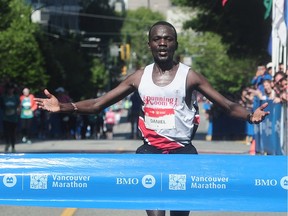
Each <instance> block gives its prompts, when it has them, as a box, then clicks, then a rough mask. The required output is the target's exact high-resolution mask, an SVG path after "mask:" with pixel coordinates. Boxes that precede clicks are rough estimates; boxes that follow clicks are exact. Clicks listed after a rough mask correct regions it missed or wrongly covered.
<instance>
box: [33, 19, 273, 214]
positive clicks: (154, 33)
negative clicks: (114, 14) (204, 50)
mask: <svg viewBox="0 0 288 216" xmlns="http://www.w3.org/2000/svg"><path fill="white" fill-rule="evenodd" d="M148 47H149V49H150V51H151V53H152V55H153V58H154V62H155V65H154V68H153V73H152V80H153V82H154V83H155V84H156V85H158V86H166V85H168V84H169V83H171V82H172V81H173V79H174V77H175V75H176V73H177V69H178V67H179V63H177V62H175V61H174V60H173V58H174V53H175V50H176V49H177V47H178V42H177V33H176V31H175V28H174V27H173V26H171V24H169V23H166V22H159V23H157V24H155V25H153V26H152V28H151V29H150V31H149V41H148ZM143 72H144V69H139V70H137V71H135V72H134V73H133V74H131V75H129V76H128V77H127V78H126V79H125V80H124V81H122V82H121V83H120V84H119V85H118V86H117V87H116V88H114V89H112V90H111V91H109V92H108V93H106V94H105V95H103V96H101V97H99V98H95V99H89V100H83V101H79V102H76V103H75V104H71V103H59V101H58V100H57V98H56V97H55V96H54V95H52V94H51V93H50V92H49V91H48V90H47V89H45V90H44V93H45V94H46V96H47V98H45V99H44V98H37V99H36V102H37V104H38V106H39V108H41V109H44V110H47V111H50V112H75V111H77V112H78V113H81V114H92V113H99V112H100V111H101V110H103V109H105V108H106V107H109V106H110V105H112V104H114V103H116V102H118V101H120V100H122V99H123V98H125V97H126V96H128V95H129V94H131V93H132V92H134V91H136V90H138V87H139V84H140V80H141V77H142V74H143ZM147 88H149V84H147ZM194 90H196V91H199V92H201V93H202V94H203V95H204V96H205V97H206V98H208V99H209V100H210V101H211V102H213V103H214V104H217V105H218V106H219V107H221V108H222V109H223V110H224V111H225V112H226V113H227V114H228V115H230V116H232V117H235V118H239V119H242V120H248V119H247V116H248V118H249V120H250V122H252V123H255V124H258V123H260V122H261V121H263V119H264V118H265V116H267V115H268V114H269V112H266V111H264V109H265V108H266V107H267V106H268V103H265V104H263V105H261V106H260V107H259V108H257V109H256V110H255V112H254V113H253V114H252V115H250V116H249V112H248V111H247V110H246V109H245V108H244V107H242V106H241V105H239V104H237V103H234V102H232V101H230V100H228V99H226V98H225V97H224V96H222V95H221V94H220V93H218V92H217V91H216V90H215V89H214V88H213V87H212V86H211V85H210V84H209V82H208V81H207V79H206V78H205V77H204V76H202V75H201V74H199V73H197V72H195V71H193V70H192V69H190V71H189V73H188V76H187V80H186V98H185V102H186V104H191V98H192V97H191V96H192V92H193V91H194ZM147 214H148V216H165V211H163V210H147ZM170 215H171V216H188V215H189V211H171V212H170Z"/></svg>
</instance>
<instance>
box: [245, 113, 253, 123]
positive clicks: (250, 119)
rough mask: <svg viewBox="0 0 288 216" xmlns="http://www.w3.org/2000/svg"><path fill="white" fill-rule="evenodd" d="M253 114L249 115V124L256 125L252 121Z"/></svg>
mask: <svg viewBox="0 0 288 216" xmlns="http://www.w3.org/2000/svg"><path fill="white" fill-rule="evenodd" d="M253 114H254V113H249V114H248V115H247V121H248V123H249V124H254V123H253V122H252V121H251V117H253Z"/></svg>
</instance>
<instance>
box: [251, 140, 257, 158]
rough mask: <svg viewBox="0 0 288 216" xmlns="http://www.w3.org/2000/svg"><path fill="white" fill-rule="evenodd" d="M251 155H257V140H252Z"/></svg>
mask: <svg viewBox="0 0 288 216" xmlns="http://www.w3.org/2000/svg"><path fill="white" fill-rule="evenodd" d="M249 154H250V155H255V154H256V142H255V139H253V140H252V142H251V145H250V151H249Z"/></svg>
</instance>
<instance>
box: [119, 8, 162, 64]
mask: <svg viewBox="0 0 288 216" xmlns="http://www.w3.org/2000/svg"><path fill="white" fill-rule="evenodd" d="M159 20H164V16H163V15H162V14H160V13H158V12H152V11H151V10H149V9H147V8H144V7H142V8H139V9H137V10H133V11H128V12H127V14H126V18H125V22H124V24H123V28H122V29H121V34H122V37H123V40H124V41H125V42H128V43H130V44H131V53H132V59H131V61H132V62H133V64H134V67H141V66H144V65H146V64H149V63H151V62H152V61H153V59H152V56H151V54H150V50H149V49H148V44H147V43H148V30H149V28H150V26H151V25H152V24H153V23H155V22H157V21H159Z"/></svg>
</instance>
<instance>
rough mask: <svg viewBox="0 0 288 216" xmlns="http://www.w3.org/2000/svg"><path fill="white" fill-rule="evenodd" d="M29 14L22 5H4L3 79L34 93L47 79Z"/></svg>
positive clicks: (0, 72) (1, 26)
mask: <svg viewBox="0 0 288 216" xmlns="http://www.w3.org/2000/svg"><path fill="white" fill-rule="evenodd" d="M30 12H31V10H30V8H29V7H27V6H26V5H25V4H24V3H23V2H22V1H17V0H10V1H8V0H6V1H1V16H0V23H1V24H0V76H1V77H9V78H10V79H12V80H14V81H16V82H17V83H19V84H20V83H21V85H24V86H28V87H29V88H32V89H33V88H38V87H40V86H43V85H45V84H46V82H47V79H48V76H47V75H46V74H45V70H44V67H43V63H44V62H43V58H42V55H41V52H40V50H39V46H38V43H37V41H36V39H35V33H36V32H37V28H36V26H35V25H33V24H32V23H31V22H30Z"/></svg>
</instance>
